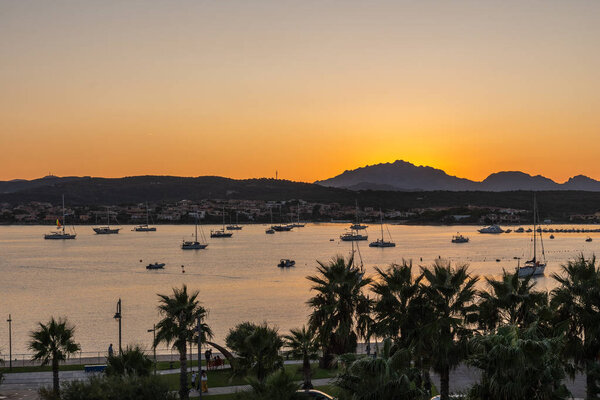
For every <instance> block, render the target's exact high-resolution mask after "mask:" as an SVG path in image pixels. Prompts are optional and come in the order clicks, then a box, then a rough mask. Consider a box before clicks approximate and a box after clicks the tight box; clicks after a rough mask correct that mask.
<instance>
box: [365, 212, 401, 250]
mask: <svg viewBox="0 0 600 400" xmlns="http://www.w3.org/2000/svg"><path fill="white" fill-rule="evenodd" d="M379 215H380V225H381V239H377V240H375V241H374V242H371V243H369V247H396V243H394V242H391V241H390V242H387V241H385V240H384V238H383V213H382V212H381V210H379ZM388 234H389V231H388ZM390 237H391V235H390Z"/></svg>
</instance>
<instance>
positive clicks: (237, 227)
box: [227, 211, 242, 231]
mask: <svg viewBox="0 0 600 400" xmlns="http://www.w3.org/2000/svg"><path fill="white" fill-rule="evenodd" d="M238 214H239V213H238V212H237V211H236V212H235V225H231V221H229V223H230V225H227V230H228V231H241V230H242V226H240V225H238Z"/></svg>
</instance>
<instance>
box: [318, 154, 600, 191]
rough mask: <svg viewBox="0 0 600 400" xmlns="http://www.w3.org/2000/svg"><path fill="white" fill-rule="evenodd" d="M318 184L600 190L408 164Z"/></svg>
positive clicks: (515, 174) (578, 179)
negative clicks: (474, 178)
mask: <svg viewBox="0 0 600 400" xmlns="http://www.w3.org/2000/svg"><path fill="white" fill-rule="evenodd" d="M315 183H316V184H318V185H322V186H330V187H336V188H346V189H351V190H368V189H371V190H396V191H434V190H449V191H465V190H477V191H491V192H501V191H513V190H583V191H600V182H599V181H596V180H594V179H592V178H588V177H587V176H583V175H578V176H575V177H573V178H570V179H569V180H568V181H567V182H565V183H557V182H554V181H553V180H552V179H549V178H546V177H544V176H541V175H536V176H532V175H529V174H526V173H524V172H520V171H504V172H497V173H494V174H491V175H490V176H488V177H487V178H486V179H484V180H483V181H481V182H476V181H472V180H469V179H464V178H459V177H456V176H452V175H448V174H447V173H446V172H444V171H442V170H441V169H436V168H432V167H427V166H416V165H414V164H411V163H409V162H406V161H401V160H398V161H395V162H393V163H384V164H375V165H368V166H366V167H361V168H357V169H354V170H350V171H348V170H347V171H344V172H343V173H341V174H340V175H338V176H335V177H333V178H330V179H325V180H322V181H317V182H315Z"/></svg>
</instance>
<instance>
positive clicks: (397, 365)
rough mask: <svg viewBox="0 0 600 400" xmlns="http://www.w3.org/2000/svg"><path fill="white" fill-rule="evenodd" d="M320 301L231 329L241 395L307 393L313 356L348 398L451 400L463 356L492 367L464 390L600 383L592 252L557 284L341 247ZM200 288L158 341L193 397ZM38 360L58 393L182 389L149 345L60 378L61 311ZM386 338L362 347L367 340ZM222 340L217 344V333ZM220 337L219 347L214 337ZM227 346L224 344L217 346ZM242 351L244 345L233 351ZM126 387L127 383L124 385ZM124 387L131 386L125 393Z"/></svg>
mask: <svg viewBox="0 0 600 400" xmlns="http://www.w3.org/2000/svg"><path fill="white" fill-rule="evenodd" d="M308 279H309V280H310V282H311V283H312V294H313V296H312V297H311V298H310V300H309V302H308V304H309V305H310V307H311V309H312V312H311V314H310V315H309V318H308V321H307V326H304V327H299V328H297V329H293V330H291V331H290V333H289V334H287V335H280V333H279V332H278V330H277V328H276V327H273V326H270V325H268V324H267V323H260V322H258V323H256V322H244V323H241V324H238V325H237V326H235V327H233V328H232V329H231V330H230V332H229V334H228V336H227V339H226V346H227V348H228V349H229V350H231V352H230V351H228V350H227V349H226V348H221V349H220V350H221V351H222V352H223V354H224V355H225V356H226V357H227V358H228V361H229V363H230V365H231V367H232V368H231V370H230V371H231V372H230V376H231V379H232V380H233V379H234V378H235V379H236V380H239V378H240V377H245V379H247V382H249V383H250V384H251V389H250V391H249V392H245V393H242V394H238V395H237V397H238V398H240V399H242V398H245V399H280V400H287V399H289V400H292V399H296V398H298V397H297V396H298V394H297V393H296V390H298V389H299V388H300V387H302V388H311V387H312V381H311V379H312V376H313V375H314V372H315V370H314V368H315V367H314V365H312V364H311V360H316V359H318V360H319V364H320V367H321V368H329V369H332V370H333V371H335V373H336V375H337V377H336V378H335V383H334V384H335V387H336V390H337V391H338V394H339V398H340V399H342V400H344V399H347V400H350V399H352V400H367V399H379V400H423V399H424V400H428V399H429V398H431V396H432V394H433V392H434V390H435V389H434V387H433V385H432V383H431V376H430V374H431V371H433V372H435V373H436V374H437V375H439V377H440V386H439V387H438V388H437V389H438V390H439V393H440V394H441V398H442V400H447V399H449V398H450V397H449V394H450V386H451V382H450V372H451V371H452V370H453V369H454V368H456V367H458V366H459V365H461V364H467V365H471V366H473V367H475V368H477V369H479V371H480V372H481V376H480V379H479V381H478V382H477V383H476V384H475V385H474V386H473V387H471V388H470V389H469V390H468V391H467V392H466V393H464V395H465V396H467V397H466V398H468V399H473V400H490V399H495V400H529V399H540V400H560V399H568V398H570V393H569V391H568V389H567V387H566V385H565V382H566V380H567V379H568V378H569V377H572V376H574V374H576V373H578V372H581V373H584V374H585V376H586V399H588V400H589V399H597V398H598V396H599V395H600V363H599V356H600V267H599V266H598V263H597V262H596V259H595V258H589V259H586V258H584V257H583V256H580V257H578V258H577V259H574V260H571V261H569V262H568V263H567V264H565V265H564V266H563V267H562V270H561V272H560V273H559V274H555V275H553V276H552V279H554V280H556V281H557V283H558V285H557V287H556V288H555V289H554V290H552V291H551V292H545V291H538V290H536V289H535V282H534V281H533V280H531V279H527V278H526V279H519V278H518V276H517V275H516V272H512V271H505V272H504V273H503V275H502V276H501V278H500V279H498V280H495V279H487V278H486V279H485V281H484V282H480V283H481V284H478V282H479V281H480V278H479V277H477V276H474V275H472V274H470V273H469V270H468V267H467V266H466V265H451V264H450V263H448V262H444V261H441V260H440V261H438V262H437V263H435V264H434V265H431V266H427V267H413V266H412V265H411V263H410V262H403V263H402V264H400V265H390V266H388V267H385V268H377V269H376V273H375V275H374V276H366V275H365V273H364V271H362V269H361V268H360V267H357V266H356V265H355V264H354V262H353V260H352V259H351V258H350V259H344V258H343V257H336V258H334V259H333V260H331V261H330V262H328V263H321V262H319V265H318V267H317V270H316V272H315V274H314V275H311V276H309V277H308ZM198 297H199V293H198V292H196V291H193V292H189V291H188V289H187V287H186V286H183V287H182V288H175V289H173V293H172V294H170V295H159V306H158V308H159V312H160V314H161V315H162V319H161V320H160V321H159V322H158V324H157V336H156V343H155V345H156V344H158V343H160V342H165V343H167V344H169V345H171V346H173V348H174V349H176V350H178V351H179V353H180V379H179V391H178V392H179V393H178V397H179V398H180V399H187V398H188V397H189V387H188V382H189V378H188V374H189V371H188V367H187V365H188V360H187V359H186V346H189V345H194V344H195V343H197V342H198V330H197V326H198V324H200V326H201V330H200V335H201V336H200V341H201V342H202V343H207V342H208V340H209V339H210V337H211V336H212V335H211V330H210V327H209V325H208V324H207V321H206V319H207V315H208V311H207V310H206V309H204V308H203V307H202V306H201V305H200V303H199V300H198ZM31 338H32V340H31V348H32V349H35V351H36V355H35V357H36V359H40V360H42V361H43V362H44V363H50V364H51V365H52V366H53V369H55V368H54V367H56V369H55V382H54V386H53V388H52V389H44V390H43V391H42V395H43V397H44V398H48V399H54V398H62V399H84V398H85V399H98V400H104V399H107V400H108V399H113V398H115V399H116V398H119V399H156V400H159V399H171V398H174V397H173V396H174V394H173V393H170V392H169V390H168V386H167V385H166V384H165V381H164V380H160V379H157V378H156V377H154V376H153V375H152V373H151V370H152V363H151V361H150V360H149V358H148V356H147V355H146V354H144V352H143V351H142V350H141V349H140V348H138V347H135V346H134V347H127V348H126V349H125V351H124V352H123V353H122V354H119V355H117V356H113V357H109V358H108V368H107V370H106V374H105V375H104V376H102V377H97V378H94V379H92V380H90V381H87V382H76V383H65V384H63V385H62V386H61V385H60V384H59V381H58V362H57V360H61V359H64V358H65V357H67V356H68V355H69V354H71V353H73V352H75V351H77V349H78V345H77V344H76V343H75V342H74V328H73V327H71V326H69V324H68V323H67V321H66V320H64V319H59V320H54V319H51V320H50V322H49V323H48V324H40V326H39V328H38V330H36V331H35V332H32V334H31ZM374 339H377V342H376V343H378V344H377V345H375V344H373V347H372V348H368V351H367V353H368V354H367V355H358V354H356V348H357V343H358V342H359V341H363V342H366V343H369V344H371V343H372V342H374ZM211 345H213V346H214V345H215V344H212V342H211ZM217 346H218V345H217ZM218 347H221V346H218ZM234 355H235V356H234ZM286 355H287V356H288V357H294V358H297V359H300V360H302V364H301V365H300V366H299V367H298V370H299V372H300V373H301V376H302V377H303V379H302V381H301V382H298V381H297V379H298V376H295V374H294V373H293V372H292V371H290V370H289V368H284V363H283V361H284V356H286ZM115 393H126V394H127V395H126V396H125V395H121V397H115V396H117V395H116V394H115ZM123 396H125V397H123Z"/></svg>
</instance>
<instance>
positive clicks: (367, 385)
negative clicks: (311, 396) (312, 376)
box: [336, 338, 426, 400]
mask: <svg viewBox="0 0 600 400" xmlns="http://www.w3.org/2000/svg"><path fill="white" fill-rule="evenodd" d="M339 358H340V359H341V360H343V361H344V364H345V365H347V367H346V368H345V370H344V371H343V372H342V373H341V374H340V375H338V378H337V380H336V386H338V387H339V388H340V390H341V398H348V399H353V400H420V399H425V398H426V397H425V394H426V391H425V390H423V389H422V388H421V387H420V385H418V384H417V382H416V381H417V379H415V378H418V375H419V372H418V371H417V370H415V369H414V368H412V367H411V362H410V361H411V355H410V351H409V350H408V349H398V348H396V349H394V348H393V346H392V341H391V340H390V339H389V338H388V339H385V340H384V342H383V348H382V351H381V352H380V353H379V354H378V356H377V358H372V357H369V356H366V357H365V356H362V357H361V356H357V355H355V354H344V355H342V356H340V357H339Z"/></svg>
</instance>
